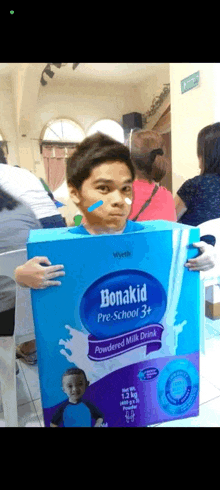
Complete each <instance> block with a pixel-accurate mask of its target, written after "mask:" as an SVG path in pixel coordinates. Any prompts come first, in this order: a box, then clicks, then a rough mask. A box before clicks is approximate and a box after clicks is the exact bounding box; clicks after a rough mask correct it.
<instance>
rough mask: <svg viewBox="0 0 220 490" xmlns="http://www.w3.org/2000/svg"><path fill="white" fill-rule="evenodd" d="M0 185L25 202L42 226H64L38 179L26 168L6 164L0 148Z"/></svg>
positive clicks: (60, 216) (61, 218)
mask: <svg viewBox="0 0 220 490" xmlns="http://www.w3.org/2000/svg"><path fill="white" fill-rule="evenodd" d="M0 185H1V187H2V189H3V190H4V191H5V192H8V193H9V194H10V195H11V196H13V197H14V198H15V199H18V200H19V201H23V202H24V203H26V204H27V205H28V206H29V207H30V208H31V209H32V211H33V213H34V214H35V217H36V219H37V220H38V221H40V223H41V225H42V227H43V228H60V227H65V226H66V223H65V221H64V219H63V217H62V215H61V214H60V212H59V211H58V210H57V207H56V205H55V203H54V202H53V200H52V199H51V198H50V196H49V195H48V192H47V191H46V190H45V188H44V186H43V184H42V183H41V182H40V180H39V179H38V178H37V177H36V176H35V175H34V174H32V173H31V172H29V170H27V169H24V168H20V167H19V166H12V165H8V164H7V160H6V158H5V156H4V153H3V151H2V149H1V148H0Z"/></svg>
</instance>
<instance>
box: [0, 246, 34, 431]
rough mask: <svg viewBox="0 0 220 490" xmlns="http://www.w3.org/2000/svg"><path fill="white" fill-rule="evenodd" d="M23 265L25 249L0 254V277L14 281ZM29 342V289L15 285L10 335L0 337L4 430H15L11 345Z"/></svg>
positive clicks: (13, 359)
mask: <svg viewBox="0 0 220 490" xmlns="http://www.w3.org/2000/svg"><path fill="white" fill-rule="evenodd" d="M26 261H27V250H26V248H25V249H21V250H13V251H11V252H5V253H2V254H0V276H8V277H10V278H11V279H14V280H15V277H14V270H15V269H16V267H18V266H19V265H21V264H24V263H25V262H26ZM33 338H34V322H33V315H32V306H31V294H30V289H29V288H22V287H20V286H19V285H18V284H16V302H15V331H14V335H13V336H11V337H0V380H1V394H2V403H3V410H4V418H5V425H6V427H18V416H17V393H16V373H15V345H16V343H22V342H26V341H28V340H32V339H33Z"/></svg>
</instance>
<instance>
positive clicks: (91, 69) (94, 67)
mask: <svg viewBox="0 0 220 490" xmlns="http://www.w3.org/2000/svg"><path fill="white" fill-rule="evenodd" d="M46 65H47V63H45V64H44V63H31V66H32V67H33V66H35V67H36V69H39V68H40V71H42V70H43V69H44V68H45V67H46ZM63 65H65V66H62V67H61V68H57V67H55V66H54V65H53V66H51V69H52V71H54V73H55V76H54V79H55V77H56V80H57V81H59V79H60V80H63V79H64V78H66V79H68V78H71V79H72V78H73V75H74V78H75V79H76V80H88V81H89V80H90V81H92V80H96V81H97V80H99V81H103V82H107V81H108V82H114V83H134V84H135V83H141V82H142V81H145V80H146V78H147V77H149V76H151V75H154V74H156V73H157V72H158V71H160V70H169V63H80V64H79V65H78V66H77V67H76V69H75V70H74V71H73V69H72V65H73V63H66V64H63ZM20 66H21V63H0V76H7V75H12V74H13V73H14V72H15V71H16V70H18V69H19V67H20ZM42 67H43V68H42ZM45 78H47V75H46V76H45Z"/></svg>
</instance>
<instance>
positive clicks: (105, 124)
mask: <svg viewBox="0 0 220 490" xmlns="http://www.w3.org/2000/svg"><path fill="white" fill-rule="evenodd" d="M97 131H100V132H101V133H104V134H107V135H108V136H111V137H112V138H114V139H115V140H116V141H119V142H120V143H124V130H123V128H122V126H121V125H120V124H119V123H117V122H116V121H113V120H112V119H102V120H100V121H97V122H96V123H95V124H93V125H92V126H91V127H90V128H89V130H88V131H87V136H91V135H92V134H94V133H96V132H97Z"/></svg>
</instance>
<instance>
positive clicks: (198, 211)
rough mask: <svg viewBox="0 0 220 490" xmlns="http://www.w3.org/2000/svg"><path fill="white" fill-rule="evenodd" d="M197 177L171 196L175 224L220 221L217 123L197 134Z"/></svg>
mask: <svg viewBox="0 0 220 490" xmlns="http://www.w3.org/2000/svg"><path fill="white" fill-rule="evenodd" d="M197 156H198V160H199V167H200V169H201V171H200V175H197V176H196V177H193V178H192V179H188V180H186V181H185V182H184V183H183V185H182V186H181V187H180V189H179V190H178V191H177V196H176V197H175V203H176V210H177V217H178V223H183V224H186V225H191V226H198V225H200V224H201V223H204V222H205V221H209V220H211V219H216V218H220V123H219V122H218V123H215V124H210V125H209V126H205V127H204V128H203V129H201V131H200V132H199V133H198V137H197Z"/></svg>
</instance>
